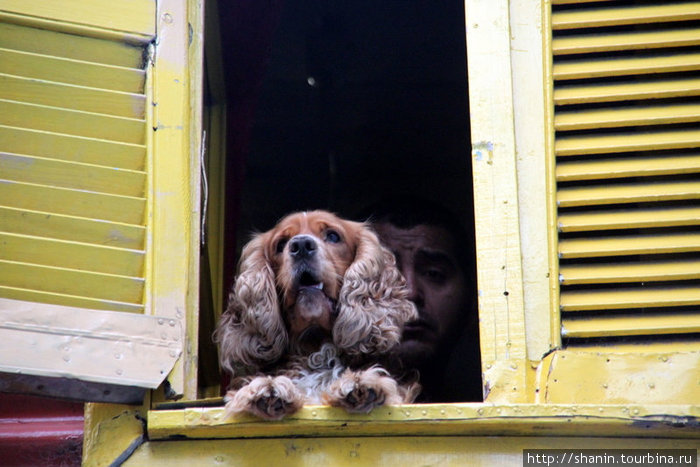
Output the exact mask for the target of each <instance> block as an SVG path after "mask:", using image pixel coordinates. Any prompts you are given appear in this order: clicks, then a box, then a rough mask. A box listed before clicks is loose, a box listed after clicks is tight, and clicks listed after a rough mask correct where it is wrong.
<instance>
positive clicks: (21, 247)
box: [0, 232, 144, 276]
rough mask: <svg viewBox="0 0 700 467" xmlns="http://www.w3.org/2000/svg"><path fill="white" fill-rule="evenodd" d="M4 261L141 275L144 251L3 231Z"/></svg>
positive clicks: (1, 249)
mask: <svg viewBox="0 0 700 467" xmlns="http://www.w3.org/2000/svg"><path fill="white" fill-rule="evenodd" d="M0 245H1V246H0V259H3V260H8V261H13V262H22V263H31V264H40V265H44V266H57V267H65V268H69V269H79V270H82V271H93V272H102V273H106V274H122V275H127V276H139V275H140V274H141V273H142V272H143V258H144V252H143V250H127V249H123V248H114V247H111V246H103V245H91V244H88V243H80V242H75V241H64V240H55V239H52V238H44V237H34V236H28V235H17V234H12V233H6V232H0Z"/></svg>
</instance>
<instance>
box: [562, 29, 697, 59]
mask: <svg viewBox="0 0 700 467" xmlns="http://www.w3.org/2000/svg"><path fill="white" fill-rule="evenodd" d="M698 44H700V28H688V29H661V30H658V31H634V32H624V33H609V34H600V33H596V34H590V33H586V34H576V35H571V36H563V37H557V38H554V39H553V40H552V52H553V53H554V55H564V54H580V53H597V52H612V51H618V50H630V49H640V50H643V49H655V48H661V47H684V46H691V45H698Z"/></svg>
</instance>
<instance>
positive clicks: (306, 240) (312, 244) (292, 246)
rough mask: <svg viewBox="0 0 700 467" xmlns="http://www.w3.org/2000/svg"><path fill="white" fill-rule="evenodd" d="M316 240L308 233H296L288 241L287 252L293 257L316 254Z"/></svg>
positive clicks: (305, 256)
mask: <svg viewBox="0 0 700 467" xmlns="http://www.w3.org/2000/svg"><path fill="white" fill-rule="evenodd" d="M316 249H317V245H316V240H314V238H313V237H311V236H310V235H297V236H296V237H294V238H292V239H291V240H290V241H289V253H290V254H291V255H292V256H293V257H294V258H299V259H301V258H308V257H311V256H313V255H314V254H316Z"/></svg>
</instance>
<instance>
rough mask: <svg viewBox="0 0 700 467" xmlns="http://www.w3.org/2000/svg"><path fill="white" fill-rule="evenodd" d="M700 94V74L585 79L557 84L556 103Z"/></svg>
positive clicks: (664, 97) (555, 91)
mask: <svg viewBox="0 0 700 467" xmlns="http://www.w3.org/2000/svg"><path fill="white" fill-rule="evenodd" d="M697 95H700V78H673V79H663V80H644V81H637V80H635V81H628V82H624V83H585V82H584V83H582V84H576V85H568V84H565V85H561V86H556V87H555V88H554V103H555V104H556V105H565V104H581V103H598V102H615V101H623V100H639V99H666V98H670V97H680V96H697Z"/></svg>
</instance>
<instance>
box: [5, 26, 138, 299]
mask: <svg viewBox="0 0 700 467" xmlns="http://www.w3.org/2000/svg"><path fill="white" fill-rule="evenodd" d="M145 52H146V45H144V44H133V45H132V44H125V43H119V42H115V41H112V40H107V39H99V38H93V37H85V36H78V35H73V34H67V33H62V32H58V31H51V30H46V29H39V28H32V27H27V26H23V25H20V24H12V23H0V178H2V181H1V182H0V200H1V201H0V245H1V247H0V295H1V296H3V297H7V298H14V299H19V300H28V301H34V302H42V303H54V304H60V305H69V306H78V307H86V308H93V309H107V310H122V311H132V312H143V307H144V305H143V303H144V256H145V251H144V250H145V245H146V215H145V214H146V180H147V176H146V171H145V170H146V144H145V143H146V141H145V135H146V115H145V107H146V96H145V79H146V71H145Z"/></svg>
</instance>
